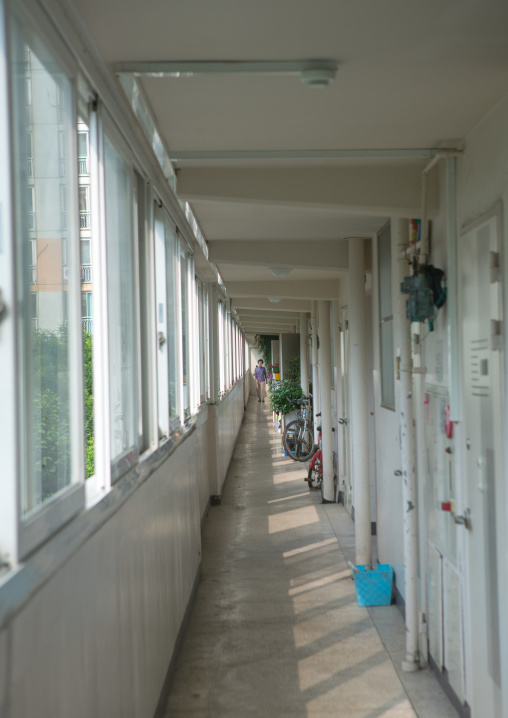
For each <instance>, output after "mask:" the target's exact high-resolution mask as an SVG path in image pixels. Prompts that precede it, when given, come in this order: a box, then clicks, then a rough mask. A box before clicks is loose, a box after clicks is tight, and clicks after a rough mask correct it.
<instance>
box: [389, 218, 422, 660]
mask: <svg viewBox="0 0 508 718" xmlns="http://www.w3.org/2000/svg"><path fill="white" fill-rule="evenodd" d="M391 227H392V258H393V259H392V273H393V278H394V282H393V318H394V323H395V326H394V328H395V332H396V336H398V337H399V342H398V346H397V356H396V373H395V377H396V387H397V390H398V397H397V398H398V401H397V407H398V412H399V425H400V455H401V463H402V465H401V469H402V506H403V537H404V581H405V620H406V655H405V658H404V660H403V662H402V670H404V671H407V672H413V671H417V670H418V669H419V668H420V663H419V653H418V514H417V498H416V497H417V484H416V450H415V432H414V425H413V387H412V376H413V363H412V353H411V343H412V341H411V334H410V331H411V330H412V325H411V324H409V322H408V320H407V317H406V300H405V296H404V295H403V294H402V292H401V291H400V289H399V288H400V284H401V282H402V280H403V279H404V276H405V275H406V274H407V261H406V258H405V256H404V254H402V255H401V253H400V248H401V246H402V247H404V248H405V247H406V246H407V241H408V233H409V226H408V222H407V220H403V219H392V222H391ZM399 473H400V472H399V471H395V474H396V475H399Z"/></svg>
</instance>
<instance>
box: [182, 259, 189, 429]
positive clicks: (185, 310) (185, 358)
mask: <svg viewBox="0 0 508 718" xmlns="http://www.w3.org/2000/svg"><path fill="white" fill-rule="evenodd" d="M180 288H181V298H182V381H183V411H184V415H185V417H186V418H187V417H188V416H189V415H190V411H189V376H188V372H189V341H188V335H189V302H188V291H187V289H188V280H187V254H186V253H185V249H184V248H183V247H182V246H181V247H180Z"/></svg>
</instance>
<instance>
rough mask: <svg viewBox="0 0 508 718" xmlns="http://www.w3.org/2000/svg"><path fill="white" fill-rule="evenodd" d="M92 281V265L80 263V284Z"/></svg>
mask: <svg viewBox="0 0 508 718" xmlns="http://www.w3.org/2000/svg"><path fill="white" fill-rule="evenodd" d="M91 282H92V265H91V264H82V265H81V284H91Z"/></svg>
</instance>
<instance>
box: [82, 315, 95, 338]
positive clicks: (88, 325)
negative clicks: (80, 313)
mask: <svg viewBox="0 0 508 718" xmlns="http://www.w3.org/2000/svg"><path fill="white" fill-rule="evenodd" d="M81 321H82V322H83V331H85V332H88V333H89V334H91V333H92V321H93V320H92V318H91V317H83V318H82V320H81Z"/></svg>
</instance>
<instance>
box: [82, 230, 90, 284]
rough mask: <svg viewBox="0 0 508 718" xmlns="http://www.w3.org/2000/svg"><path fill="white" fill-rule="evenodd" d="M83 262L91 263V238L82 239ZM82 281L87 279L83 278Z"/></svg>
mask: <svg viewBox="0 0 508 718" xmlns="http://www.w3.org/2000/svg"><path fill="white" fill-rule="evenodd" d="M80 245H81V264H85V265H90V240H89V239H82V240H81V243H80ZM81 281H83V282H84V281H86V280H85V279H83V277H82V278H81Z"/></svg>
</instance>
